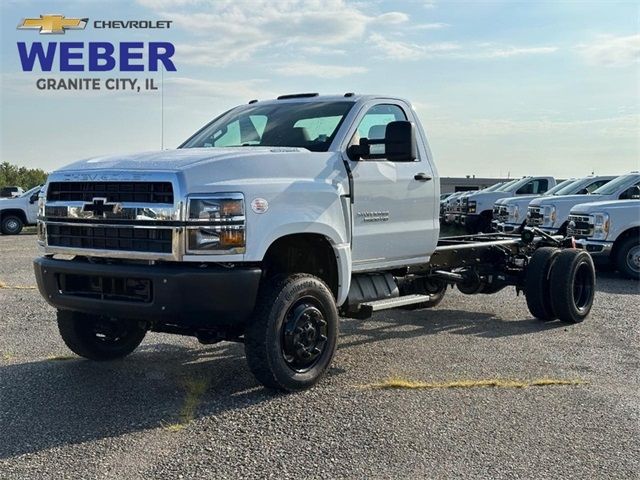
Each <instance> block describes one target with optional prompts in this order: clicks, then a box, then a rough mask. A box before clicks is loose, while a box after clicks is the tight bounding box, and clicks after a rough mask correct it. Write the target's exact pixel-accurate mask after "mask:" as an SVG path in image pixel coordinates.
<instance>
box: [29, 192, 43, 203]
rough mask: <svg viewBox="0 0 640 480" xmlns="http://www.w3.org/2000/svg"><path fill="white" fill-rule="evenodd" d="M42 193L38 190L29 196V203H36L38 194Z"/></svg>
mask: <svg viewBox="0 0 640 480" xmlns="http://www.w3.org/2000/svg"><path fill="white" fill-rule="evenodd" d="M39 195H40V192H36V193H34V194H33V195H31V196H30V197H29V203H36V202H37V201H38V196H39Z"/></svg>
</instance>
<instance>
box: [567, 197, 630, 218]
mask: <svg viewBox="0 0 640 480" xmlns="http://www.w3.org/2000/svg"><path fill="white" fill-rule="evenodd" d="M627 208H628V209H637V210H638V217H640V200H607V201H604V202H588V203H580V204H578V205H576V206H575V207H573V208H572V209H571V212H572V213H573V212H576V213H591V212H597V211H603V210H604V211H610V210H619V209H627Z"/></svg>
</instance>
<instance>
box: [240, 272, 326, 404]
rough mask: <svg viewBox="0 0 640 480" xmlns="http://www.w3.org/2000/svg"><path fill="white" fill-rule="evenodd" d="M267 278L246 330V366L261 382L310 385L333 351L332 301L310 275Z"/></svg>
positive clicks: (276, 386)
mask: <svg viewBox="0 0 640 480" xmlns="http://www.w3.org/2000/svg"><path fill="white" fill-rule="evenodd" d="M268 282H269V284H265V285H263V287H262V289H261V292H260V295H259V299H258V304H257V306H256V311H255V314H254V316H253V319H252V320H250V322H249V324H248V326H247V328H246V330H245V353H246V355H247V362H248V364H249V368H250V369H251V371H252V372H253V374H254V375H255V377H256V378H257V379H258V380H259V381H260V383H262V384H263V385H264V386H265V387H268V388H272V389H276V390H281V391H286V392H291V391H296V390H303V389H305V388H309V387H311V386H313V385H314V384H315V383H317V382H318V380H320V378H321V377H322V374H323V373H324V372H325V371H326V369H327V368H328V367H329V365H330V364H331V360H332V359H333V355H334V353H335V350H336V345H337V337H338V311H337V308H336V304H335V300H334V298H333V295H332V293H331V291H330V290H329V287H327V285H326V284H325V283H324V282H323V281H322V280H320V279H319V278H317V277H314V276H313V275H308V274H295V275H290V276H288V277H285V278H282V277H280V278H276V279H272V280H271V281H268Z"/></svg>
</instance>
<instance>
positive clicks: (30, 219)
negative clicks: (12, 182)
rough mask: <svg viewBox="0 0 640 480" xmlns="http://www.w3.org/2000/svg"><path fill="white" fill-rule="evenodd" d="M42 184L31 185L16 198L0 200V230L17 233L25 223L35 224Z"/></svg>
mask: <svg viewBox="0 0 640 480" xmlns="http://www.w3.org/2000/svg"><path fill="white" fill-rule="evenodd" d="M41 188H42V185H38V186H37V187H33V188H32V189H31V190H28V191H27V192H25V193H23V194H22V195H21V196H19V197H16V198H5V199H2V200H0V231H1V232H2V233H3V234H5V235H17V234H19V233H20V232H21V231H22V227H24V226H25V225H35V224H36V221H37V218H38V195H39V194H40V189H41Z"/></svg>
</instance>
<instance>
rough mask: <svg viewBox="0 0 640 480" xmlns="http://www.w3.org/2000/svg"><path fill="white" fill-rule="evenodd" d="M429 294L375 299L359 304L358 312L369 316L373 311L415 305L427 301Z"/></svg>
mask: <svg viewBox="0 0 640 480" xmlns="http://www.w3.org/2000/svg"><path fill="white" fill-rule="evenodd" d="M429 298H430V297H429V295H404V296H402V297H394V298H385V299H384V300H375V301H373V302H366V303H361V304H360V310H359V312H358V313H360V314H362V315H363V316H365V317H370V316H371V314H372V313H373V312H378V311H380V310H389V309H391V308H398V307H406V306H407V305H415V304H416V303H422V302H428V301H429Z"/></svg>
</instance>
